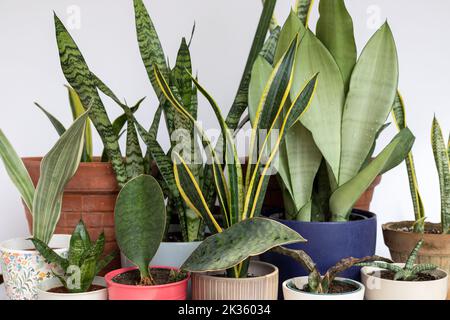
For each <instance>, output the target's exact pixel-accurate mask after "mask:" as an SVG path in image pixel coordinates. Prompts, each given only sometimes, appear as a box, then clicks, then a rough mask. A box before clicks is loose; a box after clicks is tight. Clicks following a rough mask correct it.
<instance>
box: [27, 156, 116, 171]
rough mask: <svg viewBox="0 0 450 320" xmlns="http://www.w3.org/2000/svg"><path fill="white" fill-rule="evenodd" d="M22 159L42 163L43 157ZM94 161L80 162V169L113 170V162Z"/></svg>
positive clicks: (95, 159) (94, 158)
mask: <svg viewBox="0 0 450 320" xmlns="http://www.w3.org/2000/svg"><path fill="white" fill-rule="evenodd" d="M21 159H22V161H27V162H37V163H40V162H41V161H42V159H43V157H21ZM92 159H93V160H94V161H90V162H80V167H92V166H105V167H111V168H112V164H111V162H109V161H108V162H103V161H101V157H93V158H92Z"/></svg>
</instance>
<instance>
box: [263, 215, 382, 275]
mask: <svg viewBox="0 0 450 320" xmlns="http://www.w3.org/2000/svg"><path fill="white" fill-rule="evenodd" d="M275 220H277V221H279V222H281V223H283V224H284V225H286V226H288V227H290V228H291V229H293V230H295V231H297V232H298V233H299V234H301V235H302V236H303V237H304V238H305V239H307V240H308V242H305V243H298V244H292V245H288V246H286V247H287V248H291V249H300V250H304V251H305V252H306V253H308V254H309V255H310V256H311V257H312V259H313V260H314V262H315V263H316V264H317V267H318V268H319V271H320V273H321V274H324V273H325V272H326V271H327V270H328V269H329V268H330V267H332V266H334V265H335V264H336V262H338V261H339V260H341V259H343V258H347V257H355V258H362V257H365V256H372V255H374V254H375V247H376V242H377V218H376V215H375V214H373V213H371V212H367V211H362V210H356V209H355V210H353V212H352V215H351V220H350V221H348V222H301V221H292V220H279V219H275ZM260 258H261V260H262V261H265V262H269V263H271V264H273V265H275V266H277V267H278V269H279V271H280V283H283V281H285V280H287V279H290V278H294V277H299V276H306V275H308V273H307V271H306V270H304V269H303V267H302V266H301V265H300V264H299V263H298V262H296V261H295V260H294V259H292V258H290V257H286V256H283V255H280V254H277V253H273V252H268V253H265V254H263V255H261V257H260ZM359 269H360V268H357V267H353V268H350V269H348V270H346V271H344V272H343V273H341V274H339V276H340V277H343V278H350V279H354V280H359V278H360V275H359Z"/></svg>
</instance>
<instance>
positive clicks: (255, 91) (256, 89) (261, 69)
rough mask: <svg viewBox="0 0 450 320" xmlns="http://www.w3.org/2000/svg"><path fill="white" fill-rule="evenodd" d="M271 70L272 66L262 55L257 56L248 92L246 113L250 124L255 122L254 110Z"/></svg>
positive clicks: (256, 107)
mask: <svg viewBox="0 0 450 320" xmlns="http://www.w3.org/2000/svg"><path fill="white" fill-rule="evenodd" d="M272 70H273V68H272V66H271V65H270V64H269V63H268V62H267V61H266V59H264V58H263V57H258V58H257V59H256V61H255V64H254V65H253V69H252V74H251V79H250V85H249V94H248V114H249V116H250V123H251V124H252V125H254V124H255V115H256V110H257V109H258V104H259V101H260V100H261V96H262V93H263V92H264V88H265V86H266V84H267V81H268V80H269V78H270V75H271V74H272Z"/></svg>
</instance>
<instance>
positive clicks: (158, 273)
mask: <svg viewBox="0 0 450 320" xmlns="http://www.w3.org/2000/svg"><path fill="white" fill-rule="evenodd" d="M151 274H152V277H153V280H155V282H156V285H164V284H169V283H174V282H178V281H181V280H184V279H186V277H187V275H186V273H184V272H175V271H174V270H169V269H158V268H152V269H151ZM140 280H141V274H140V272H139V270H138V269H134V270H130V271H127V272H124V273H120V274H118V275H117V276H115V277H114V278H112V281H113V282H115V283H119V284H125V285H130V286H138V285H140Z"/></svg>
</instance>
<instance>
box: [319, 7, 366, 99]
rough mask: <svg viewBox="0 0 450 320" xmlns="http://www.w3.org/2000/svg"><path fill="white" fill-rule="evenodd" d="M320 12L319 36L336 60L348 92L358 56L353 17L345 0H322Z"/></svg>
mask: <svg viewBox="0 0 450 320" xmlns="http://www.w3.org/2000/svg"><path fill="white" fill-rule="evenodd" d="M319 13H320V18H319V21H318V22H317V29H316V35H317V38H319V39H320V41H321V42H322V43H323V44H324V45H325V47H327V49H328V50H329V51H330V53H331V55H332V56H333V57H334V59H335V60H336V63H337V65H338V66H339V69H340V70H341V74H342V78H343V80H344V84H345V92H347V91H348V87H349V83H350V77H351V75H352V71H353V68H354V67H355V64H356V58H357V52H356V44H355V36H354V32H353V21H352V18H351V16H350V14H349V13H348V11H347V8H346V7H345V2H344V0H321V1H320V4H319Z"/></svg>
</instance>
